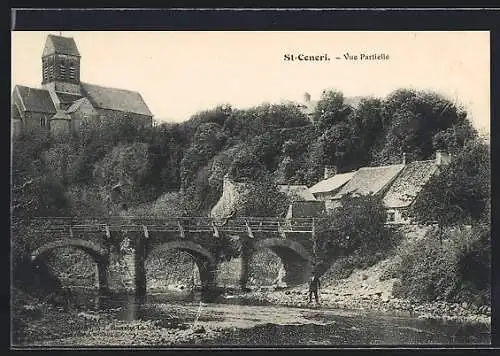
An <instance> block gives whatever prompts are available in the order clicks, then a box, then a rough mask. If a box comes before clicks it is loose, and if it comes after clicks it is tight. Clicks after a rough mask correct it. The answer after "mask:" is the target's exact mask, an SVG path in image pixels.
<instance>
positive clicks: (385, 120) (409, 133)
mask: <svg viewBox="0 0 500 356" xmlns="http://www.w3.org/2000/svg"><path fill="white" fill-rule="evenodd" d="M382 126H383V127H384V130H385V132H386V133H385V138H384V145H383V147H382V149H381V150H380V152H379V154H376V155H375V161H376V162H377V163H379V164H383V163H395V162H400V160H401V156H402V153H403V152H404V153H407V154H409V155H411V157H413V159H415V160H425V159H429V158H430V157H431V156H432V155H433V154H434V151H435V148H436V144H437V143H439V145H441V147H446V149H447V150H451V149H452V147H453V145H451V142H454V141H456V142H457V143H458V144H459V143H460V142H463V141H464V140H465V139H466V138H467V137H469V136H470V135H474V131H475V130H474V129H473V128H472V125H471V124H470V122H469V121H468V120H467V113H466V112H465V111H464V110H463V109H462V108H460V107H458V106H457V105H455V104H454V103H453V102H451V101H450V100H448V99H446V98H445V97H443V96H442V95H440V94H437V93H434V92H428V91H416V90H410V89H398V90H396V91H394V92H393V93H391V94H390V95H389V96H388V97H387V98H386V99H385V100H384V101H383V103H382ZM453 127H455V128H456V129H455V130H454V131H453V132H451V134H452V139H447V140H446V144H445V145H444V146H443V144H442V143H443V140H442V139H441V140H437V141H436V135H438V136H437V137H438V138H439V132H441V131H446V130H448V129H450V128H453ZM449 134H450V133H448V135H449Z"/></svg>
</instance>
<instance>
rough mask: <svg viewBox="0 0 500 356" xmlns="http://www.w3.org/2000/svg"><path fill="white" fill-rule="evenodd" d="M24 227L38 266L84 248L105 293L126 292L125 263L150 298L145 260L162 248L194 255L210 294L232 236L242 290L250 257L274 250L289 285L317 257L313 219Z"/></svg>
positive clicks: (103, 221)
mask: <svg viewBox="0 0 500 356" xmlns="http://www.w3.org/2000/svg"><path fill="white" fill-rule="evenodd" d="M23 224H24V225H25V226H26V225H29V229H30V231H31V233H33V231H35V232H36V234H37V235H38V236H39V239H37V241H39V242H38V245H39V246H38V247H37V248H36V249H35V250H34V251H32V253H31V261H32V263H34V264H36V263H37V262H39V261H41V260H43V258H44V257H45V256H46V255H47V254H48V253H49V252H50V251H52V250H54V249H57V248H63V247H72V248H75V249H80V250H82V251H84V252H86V253H87V254H88V255H89V256H91V257H92V259H93V260H94V261H95V263H96V266H97V273H98V281H99V290H100V291H102V292H103V293H106V292H108V291H110V290H114V289H120V288H121V286H119V285H117V283H115V281H116V280H117V279H118V278H117V274H120V273H123V269H122V268H120V266H123V265H125V266H127V268H128V270H129V271H130V275H131V277H130V288H131V289H133V290H134V291H135V293H136V295H139V296H143V295H145V294H146V272H145V263H144V262H145V260H146V258H147V257H148V255H149V254H150V253H151V252H152V251H153V250H154V249H157V248H161V249H167V250H170V249H173V250H180V251H184V252H187V253H188V254H190V255H191V256H192V257H193V259H194V261H195V263H196V265H197V267H198V271H199V274H200V281H201V286H202V289H204V290H207V289H208V290H209V289H211V288H214V287H216V271H217V266H218V263H219V261H220V251H221V245H222V244H224V243H225V242H224V241H228V240H227V238H230V239H232V240H234V239H236V240H239V241H240V243H241V246H242V247H241V248H242V266H241V271H240V276H239V278H240V285H241V286H242V288H245V286H246V282H247V279H248V272H247V271H248V268H249V265H248V264H249V261H250V257H251V256H252V254H254V253H255V252H258V251H260V250H263V249H269V250H271V251H273V252H274V253H275V254H276V255H277V256H279V258H280V259H281V261H282V263H283V266H284V268H285V271H286V275H285V279H284V280H285V282H286V283H287V284H288V285H294V284H295V285H296V284H300V283H303V282H304V281H306V280H307V278H308V276H309V274H310V272H311V267H312V264H313V263H314V259H315V249H316V247H315V233H314V225H315V222H314V219H313V218H295V219H292V220H286V219H279V218H255V217H252V218H231V219H228V220H225V221H218V220H216V219H213V218H205V217H176V218H164V219H155V218H143V217H112V218H95V219H94V218H81V219H76V218H38V219H30V220H29V221H28V222H23ZM14 238H15V237H14Z"/></svg>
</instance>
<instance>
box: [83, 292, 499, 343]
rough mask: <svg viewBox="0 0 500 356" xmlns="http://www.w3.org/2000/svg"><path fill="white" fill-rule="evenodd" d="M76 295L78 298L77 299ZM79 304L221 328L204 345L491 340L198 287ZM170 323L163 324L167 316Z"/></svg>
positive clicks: (381, 316)
mask: <svg viewBox="0 0 500 356" xmlns="http://www.w3.org/2000/svg"><path fill="white" fill-rule="evenodd" d="M78 298H79V299H78ZM76 303H77V304H80V307H85V308H87V309H94V310H100V311H101V312H106V313H113V317H114V318H116V319H117V320H125V321H132V320H142V321H155V322H162V323H163V324H164V325H168V327H171V326H172V325H174V327H175V324H176V323H179V324H180V323H182V324H184V325H186V324H188V325H192V324H197V325H203V326H205V327H206V328H207V329H209V328H218V329H219V330H223V332H222V333H218V334H216V335H215V336H214V338H211V339H209V340H207V341H204V344H207V345H226V346H227V345H230V346H257V345H259V346H278V345H302V346H305V345H310V346H314V345H329V346H345V345H358V346H365V345H379V346H380V345H409V346H412V345H479V344H482V345H489V344H490V342H491V341H490V340H491V338H490V328H489V326H488V325H484V324H469V323H460V322H455V321H444V320H438V321H437V320H428V319H419V318H416V317H411V316H408V315H403V314H397V313H391V314H389V313H374V312H365V311H348V310H339V309H328V308H325V307H311V308H294V307H285V306H276V305H247V304H245V303H244V302H243V301H242V300H239V299H238V297H237V296H235V297H233V298H217V299H216V301H215V302H211V303H208V302H203V301H202V300H201V294H200V293H199V292H198V293H196V292H191V293H187V292H169V293H157V294H150V295H149V296H148V297H147V299H146V300H145V301H142V302H141V303H138V302H137V301H136V300H135V298H134V296H130V295H128V296H127V295H126V296H120V297H112V298H102V297H101V298H96V297H95V296H94V297H89V295H88V294H85V293H79V294H77V300H76ZM166 320H168V321H169V322H168V323H167V324H165V321H166Z"/></svg>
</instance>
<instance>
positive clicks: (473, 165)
mask: <svg viewBox="0 0 500 356" xmlns="http://www.w3.org/2000/svg"><path fill="white" fill-rule="evenodd" d="M490 189H491V166H490V150H489V146H488V145H486V144H485V143H483V142H480V141H472V142H470V143H468V144H467V145H465V146H463V148H462V150H461V152H460V153H458V154H457V156H456V158H455V159H454V160H453V161H452V162H451V163H450V164H449V165H448V166H446V167H444V168H442V169H441V172H440V174H437V175H434V176H433V177H432V178H431V180H430V181H429V182H428V184H427V186H426V188H425V190H424V191H423V192H422V194H420V195H419V196H418V198H417V200H416V202H415V204H414V205H413V216H414V217H415V218H416V219H417V220H419V221H420V222H423V223H437V224H439V225H440V226H456V225H460V224H475V223H479V222H483V223H487V224H488V223H489V218H490V216H489V215H490V196H491V193H490Z"/></svg>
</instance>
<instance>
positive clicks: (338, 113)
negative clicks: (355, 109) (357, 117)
mask: <svg viewBox="0 0 500 356" xmlns="http://www.w3.org/2000/svg"><path fill="white" fill-rule="evenodd" d="M351 114H352V108H351V107H350V106H349V105H346V104H345V103H344V94H342V92H340V91H333V90H328V91H324V92H323V94H322V95H321V99H320V100H319V101H318V104H317V105H316V110H315V112H314V114H313V121H314V123H315V125H316V129H317V132H319V133H321V132H324V131H326V130H327V129H329V128H330V127H332V126H333V125H335V124H338V123H340V122H344V121H347V119H348V117H349V115H351Z"/></svg>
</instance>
